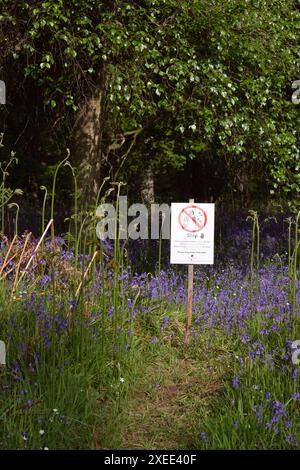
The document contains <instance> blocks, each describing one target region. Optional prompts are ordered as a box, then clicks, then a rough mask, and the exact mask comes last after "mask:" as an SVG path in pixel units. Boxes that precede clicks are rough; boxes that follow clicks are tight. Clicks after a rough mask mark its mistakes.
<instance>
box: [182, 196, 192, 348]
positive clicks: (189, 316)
mask: <svg viewBox="0 0 300 470" xmlns="http://www.w3.org/2000/svg"><path fill="white" fill-rule="evenodd" d="M193 202H194V199H190V200H189V203H191V204H192V203H193ZM193 284H194V265H193V264H189V265H188V298H187V306H186V325H185V336H184V342H185V345H186V346H188V345H189V344H190V335H191V331H190V330H191V323H192V312H193Z"/></svg>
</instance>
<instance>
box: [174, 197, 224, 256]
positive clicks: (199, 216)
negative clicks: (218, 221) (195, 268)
mask: <svg viewBox="0 0 300 470" xmlns="http://www.w3.org/2000/svg"><path fill="white" fill-rule="evenodd" d="M214 227H215V205H214V204H206V203H205V204H197V203H172V204H171V260H170V262H171V264H213V263H214Z"/></svg>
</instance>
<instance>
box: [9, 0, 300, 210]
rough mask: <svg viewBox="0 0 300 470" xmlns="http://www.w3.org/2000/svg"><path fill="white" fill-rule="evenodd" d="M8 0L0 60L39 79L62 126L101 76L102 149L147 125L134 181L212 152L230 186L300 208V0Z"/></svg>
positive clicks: (129, 170) (47, 102)
mask: <svg viewBox="0 0 300 470" xmlns="http://www.w3.org/2000/svg"><path fill="white" fill-rule="evenodd" d="M2 3H3V7H4V8H3V13H2V15H1V16H0V27H1V33H0V34H2V38H3V40H5V41H6V44H7V47H6V52H5V54H4V55H5V57H4V59H3V64H4V65H6V66H7V65H8V64H13V66H14V69H16V70H18V74H19V76H20V77H21V74H23V76H24V77H25V82H24V86H25V88H26V86H28V83H31V82H32V81H34V83H36V84H37V85H38V87H39V88H40V90H41V95H42V96H43V102H44V105H45V106H46V109H48V111H47V112H48V113H49V116H51V117H52V119H53V121H57V120H60V124H59V125H60V126H61V128H63V127H64V125H65V122H66V119H65V118H66V117H67V116H68V118H69V119H70V121H71V122H72V121H74V119H76V115H77V114H78V112H79V110H80V109H81V108H82V106H83V104H84V102H85V100H86V99H87V98H88V97H89V96H90V95H91V94H92V93H93V90H95V89H97V86H98V87H99V86H100V85H99V76H100V74H101V73H104V75H105V84H104V85H101V86H104V87H105V110H104V115H103V126H104V127H105V132H106V134H105V139H104V142H106V143H103V146H106V147H107V142H111V141H113V140H114V139H115V137H116V136H117V135H120V134H122V133H125V132H128V131H132V130H133V129H136V128H141V129H142V130H143V132H142V133H141V136H140V138H139V144H140V145H139V146H136V147H135V148H133V150H132V152H133V153H135V154H136V156H137V158H136V159H134V158H133V160H132V164H133V166H132V167H131V166H130V160H127V165H125V166H124V169H123V176H124V175H125V177H126V178H127V179H130V175H131V174H132V172H133V173H134V174H136V172H140V173H142V172H143V170H144V167H145V164H146V166H148V167H151V168H152V169H153V170H154V171H156V172H158V171H164V170H166V171H170V169H171V168H174V169H175V172H176V171H179V170H180V169H182V168H184V167H185V166H186V164H187V162H188V161H189V160H190V159H195V158H197V159H204V158H207V157H208V156H210V157H211V156H213V158H214V159H218V160H220V162H222V165H220V169H222V170H220V169H219V171H223V167H224V165H225V168H226V174H227V183H228V186H227V189H228V188H231V189H232V190H233V191H235V192H236V191H239V192H241V193H242V194H244V195H245V196H246V198H247V197H248V196H249V197H250V196H252V197H253V194H255V193H256V192H259V193H262V194H263V195H265V194H266V188H267V191H268V194H269V196H271V198H274V199H275V200H283V201H288V203H289V205H290V206H291V207H293V206H294V205H295V201H296V200H297V198H298V195H299V190H300V186H299V148H298V147H299V109H298V107H297V106H294V105H293V104H292V102H291V84H292V82H293V81H294V80H295V79H296V78H297V71H298V67H299V49H298V41H297V39H298V36H297V29H298V28H299V24H300V13H299V9H298V7H297V5H296V4H295V2H294V1H291V0H287V1H283V0H277V1H275V2H272V5H270V2H267V1H266V0H260V1H254V0H233V1H231V2H226V3H225V4H224V2H220V1H217V0H215V1H208V0H189V1H187V0H184V1H182V2H177V1H175V0H153V1H150V0H139V1H132V0H131V1H130V0H126V1H125V0H122V1H118V2H113V1H108V2H99V1H96V0H69V1H62V0H59V1H56V0H55V1H54V0H48V1H43V2H41V1H32V2H27V1H25V0H19V1H17V2H14V3H12V2H10V1H9V0H2ZM11 112H12V113H13V110H12V111H11ZM73 114H74V115H73ZM70 134H71V133H70V130H69V139H70ZM104 150H105V149H104ZM115 153H116V155H118V151H116V152H115ZM141 157H143V158H141ZM138 159H139V160H140V162H139V163H138V164H137V165H135V164H134V162H137V161H138ZM145 159H146V163H145ZM116 161H117V159H116ZM113 164H114V163H113ZM266 183H267V186H266Z"/></svg>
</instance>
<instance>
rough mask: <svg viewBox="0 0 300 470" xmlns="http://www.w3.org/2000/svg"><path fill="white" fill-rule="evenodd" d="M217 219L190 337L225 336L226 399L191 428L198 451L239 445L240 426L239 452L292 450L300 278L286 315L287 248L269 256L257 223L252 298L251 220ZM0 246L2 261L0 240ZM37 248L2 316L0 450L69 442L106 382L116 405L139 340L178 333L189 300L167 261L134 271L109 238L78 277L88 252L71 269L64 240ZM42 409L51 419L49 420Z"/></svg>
mask: <svg viewBox="0 0 300 470" xmlns="http://www.w3.org/2000/svg"><path fill="white" fill-rule="evenodd" d="M268 224H269V225H268ZM225 226H226V227H227V228H226V230H227V231H228V233H227V234H226V237H227V238H224V239H223V240H222V243H221V242H220V244H219V246H218V248H217V256H216V264H215V265H214V266H205V267H197V268H195V275H194V300H193V325H192V327H193V332H192V333H193V334H192V341H195V342H196V341H197V340H198V338H201V336H202V335H205V337H209V338H211V341H212V342H213V338H214V336H216V335H223V337H224V338H227V339H228V340H229V341H231V344H232V367H231V368H230V371H226V374H225V375H226V379H227V380H226V386H225V389H224V394H225V397H223V400H225V401H226V400H227V401H228V404H229V405H228V407H227V408H226V406H224V402H223V405H222V407H221V412H218V414H217V415H216V416H215V417H213V418H212V423H213V424H212V425H211V428H210V427H209V422H208V424H207V428H206V429H203V430H201V429H199V446H201V447H206V448H215V447H218V446H219V447H222V446H223V447H224V448H228V447H231V448H235V447H236V448H237V447H238V446H239V441H238V437H237V436H238V433H239V434H240V435H243V436H244V437H243V439H244V442H243V445H244V446H246V448H274V447H275V448H276V447H278V448H290V447H297V446H298V442H300V435H299V427H300V424H299V402H300V387H299V374H298V373H297V372H298V368H297V366H295V364H292V361H291V354H292V351H291V344H292V342H293V341H294V340H297V339H300V330H299V329H297V328H298V327H297V325H298V318H299V315H300V310H299V298H300V284H299V282H298V281H297V282H296V284H295V299H296V308H295V309H294V310H293V308H292V295H291V273H290V272H289V269H288V265H287V262H286V261H287V260H286V258H285V256H284V254H283V255H282V256H281V257H276V258H273V259H272V258H268V256H269V255H270V252H269V251H268V250H269V249H271V248H272V250H273V249H275V250H279V248H280V246H281V244H282V239H279V238H280V237H279V236H278V231H277V232H276V229H275V228H274V227H275V225H274V224H273V222H272V223H270V222H266V223H265V225H264V224H263V225H262V232H263V233H262V235H263V237H262V240H263V239H264V240H265V241H263V242H262V247H261V261H262V262H261V264H260V267H259V270H258V273H257V275H258V286H257V290H256V292H255V296H254V301H255V302H254V301H253V298H252V297H251V273H250V269H249V250H250V248H251V225H249V222H246V223H243V224H240V225H239V226H238V227H230V225H225ZM280 227H282V225H280ZM268 230H269V231H268ZM143 246H144V245H143ZM21 248H22V247H19V249H21ZM154 248H155V247H154ZM154 248H153V249H154ZM0 249H1V250H2V251H3V253H1V259H0V260H2V262H3V260H4V258H5V250H6V249H7V243H6V244H5V243H4V242H3V243H2V245H1V247H0ZM44 250H45V251H44V254H43V256H40V255H37V256H36V258H35V262H34V263H32V264H31V265H30V267H29V269H28V272H27V274H26V276H24V279H23V281H22V283H21V284H20V285H19V286H18V289H17V291H16V292H15V294H14V296H13V297H12V300H11V303H10V304H9V305H8V307H7V309H6V313H5V316H3V317H1V320H0V321H1V340H4V341H6V342H7V344H8V346H9V361H8V364H7V368H6V371H5V374H4V376H3V383H2V382H1V388H0V394H2V395H3V396H5V400H2V401H1V400H0V401H1V403H2V402H3V403H6V404H7V405H5V404H4V408H3V410H2V411H3V416H6V417H7V419H6V420H5V422H3V423H4V426H0V429H2V431H0V445H1V447H2V448H7V446H9V445H15V446H17V447H18V448H22V445H23V447H24V445H25V444H26V446H27V447H26V448H29V447H30V448H55V447H59V446H60V443H59V439H62V442H63V443H65V445H67V444H66V439H67V438H68V436H69V437H70V436H71V435H73V434H74V435H75V434H76V432H75V433H74V428H72V426H73V425H74V423H78V422H79V423H80V422H83V423H85V424H86V423H87V422H88V419H89V416H90V417H91V419H92V416H93V412H94V411H95V410H94V409H93V408H92V406H91V408H90V409H89V410H87V409H86V405H85V404H86V402H87V401H88V398H87V397H90V396H93V394H95V396H97V393H98V392H97V390H99V389H105V390H107V389H109V390H110V392H109V393H112V394H113V393H115V395H114V396H113V400H115V401H117V400H116V397H117V399H118V400H119V399H120V393H121V392H120V383H119V382H120V380H119V378H120V373H121V372H120V371H121V370H122V374H123V368H124V369H126V367H127V368H128V364H130V357H131V354H132V352H133V351H134V348H135V344H136V343H135V340H136V338H138V340H139V342H140V343H142V342H143V340H144V341H145V344H146V345H147V346H148V347H149V345H151V347H153V348H158V347H159V344H160V342H162V341H164V339H165V338H166V334H168V337H170V338H171V337H173V336H174V335H176V334H177V333H176V331H175V329H174V331H173V326H174V323H175V320H176V321H177V313H178V312H181V313H182V312H184V309H185V304H186V300H187V289H186V273H185V271H183V270H181V269H177V268H175V267H173V268H170V267H167V264H168V263H167V262H166V263H165V265H164V269H159V271H156V272H152V273H150V274H149V273H148V272H147V273H146V272H141V271H138V270H135V264H134V262H133V263H130V262H128V263H123V264H122V265H121V264H120V263H119V264H118V263H115V262H113V261H114V260H112V259H111V257H112V256H113V247H112V245H111V244H110V243H108V242H107V243H106V244H105V246H104V251H105V255H106V257H105V258H104V261H103V263H95V265H93V270H92V272H90V273H88V276H86V277H85V278H84V279H83V277H82V272H83V271H84V269H86V267H87V266H88V263H89V260H90V257H88V256H85V257H84V256H81V257H80V258H79V260H78V261H79V262H78V270H77V271H76V270H74V262H75V259H74V258H75V257H74V254H73V253H72V251H70V250H69V248H68V247H67V246H66V244H65V243H64V240H63V239H62V238H59V239H57V243H56V245H55V252H54V253H53V252H52V251H53V249H52V245H51V240H47V241H46V243H45V246H44ZM222 250H223V251H224V256H223V258H222ZM133 253H134V254H135V256H137V253H136V251H135V252H134V250H133ZM129 254H130V250H129ZM264 260H265V262H263V261H264ZM129 261H130V260H129ZM14 263H15V266H16V263H17V258H15V259H14V260H12V261H11V263H10V264H8V265H7V267H6V268H5V269H4V272H5V273H6V274H7V276H6V283H7V286H11V283H12V282H13V279H14V278H13V271H10V270H11V269H12V268H13V266H14ZM24 265H25V262H22V263H21V269H22V268H24ZM137 271H138V272H137ZM80 283H82V287H81V289H79V290H78V286H80V285H81V284H80ZM1 295H2V297H1V298H0V304H1V305H2V306H6V304H7V301H6V298H7V292H6V291H5V290H3V292H2V293H1ZM174 312H176V314H174ZM297 335H298V336H297ZM1 379H2V377H1ZM116 383H118V386H116V387H115V388H114V384H116ZM124 383H127V380H125V382H124ZM106 393H108V392H106ZM72 394H73V395H72ZM70 395H71V396H72V397H73V398H74V400H73V401H72V399H70ZM8 397H9V400H7V398H8ZM60 401H61V402H62V404H63V405H62V407H61V406H60ZM99 401H100V400H99ZM95 402H96V399H95ZM49 410H59V414H58V415H57V413H56V412H51V413H50V415H49V416H48V415H47V413H48V414H49ZM0 414H1V413H0ZM37 416H39V417H40V419H43V420H46V421H45V422H44V421H43V423H44V424H43V428H42V430H44V431H45V433H43V434H40V433H39V432H38V431H37V430H36V429H37V428H36V426H35V424H34V423H35V421H34V419H35V418H36V417H37ZM16 420H17V422H19V423H22V425H21V427H22V429H18V433H17V436H18V437H15V438H13V437H12V438H11V440H10V441H9V442H8V441H7V435H9V436H13V435H14V433H12V432H11V431H9V429H8V428H9V426H13V422H15V421H16ZM18 420H19V421H18ZM38 425H39V424H37V426H38ZM46 425H47V426H46ZM87 425H88V424H87ZM68 426H69V427H70V434H68V431H67V430H66V429H68ZM44 428H46V429H44ZM40 429H41V428H40ZM51 430H52V431H51ZM57 430H58V431H57ZM51 433H52V434H51ZM51 435H52V438H51ZM62 435H63V436H65V437H64V438H63V437H62ZM224 435H226V436H227V437H226V439H227V440H226V441H223V437H222V436H224ZM34 436H35V437H34ZM228 436H229V437H228ZM46 437H47V440H46ZM51 439H52V441H51ZM228 439H229V440H228ZM230 439H231V440H230Z"/></svg>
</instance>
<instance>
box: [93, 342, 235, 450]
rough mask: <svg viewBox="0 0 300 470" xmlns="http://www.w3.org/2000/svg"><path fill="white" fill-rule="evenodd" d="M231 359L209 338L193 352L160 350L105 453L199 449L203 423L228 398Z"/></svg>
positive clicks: (173, 347)
mask: <svg viewBox="0 0 300 470" xmlns="http://www.w3.org/2000/svg"><path fill="white" fill-rule="evenodd" d="M180 339H183V333H182V338H180ZM177 340H178V337H177ZM228 357H229V353H228V350H225V349H223V348H222V347H220V348H218V347H216V346H215V347H214V348H212V346H211V345H209V344H208V340H207V338H202V339H198V340H195V341H194V343H193V345H192V347H191V348H190V349H186V348H185V347H184V345H183V344H182V341H180V342H178V341H177V342H176V344H172V343H171V342H165V343H163V344H161V345H157V350H156V351H155V352H154V354H153V356H152V357H151V356H149V357H148V360H147V363H141V364H140V366H139V370H138V372H137V373H138V378H137V380H136V383H135V386H134V388H133V389H132V390H131V392H130V393H129V396H128V399H127V400H126V404H125V405H122V407H121V410H120V411H119V413H117V414H116V416H115V419H114V423H113V424H110V428H109V429H108V428H107V429H106V430H107V435H106V438H105V442H104V443H103V444H104V447H105V448H106V449H114V448H118V449H148V450H156V449H158V450H159V449H174V450H175V449H191V448H193V447H194V445H195V444H194V443H195V442H196V441H198V439H199V433H200V426H201V422H202V421H203V420H205V418H206V417H207V416H208V415H209V414H210V413H211V410H212V409H213V405H214V402H215V401H216V400H217V399H219V398H220V395H221V393H222V383H223V378H224V376H225V373H226V367H224V365H226V363H227V358H228ZM227 370H228V368H227ZM101 447H102V446H101ZM102 448H103V447H102Z"/></svg>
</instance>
